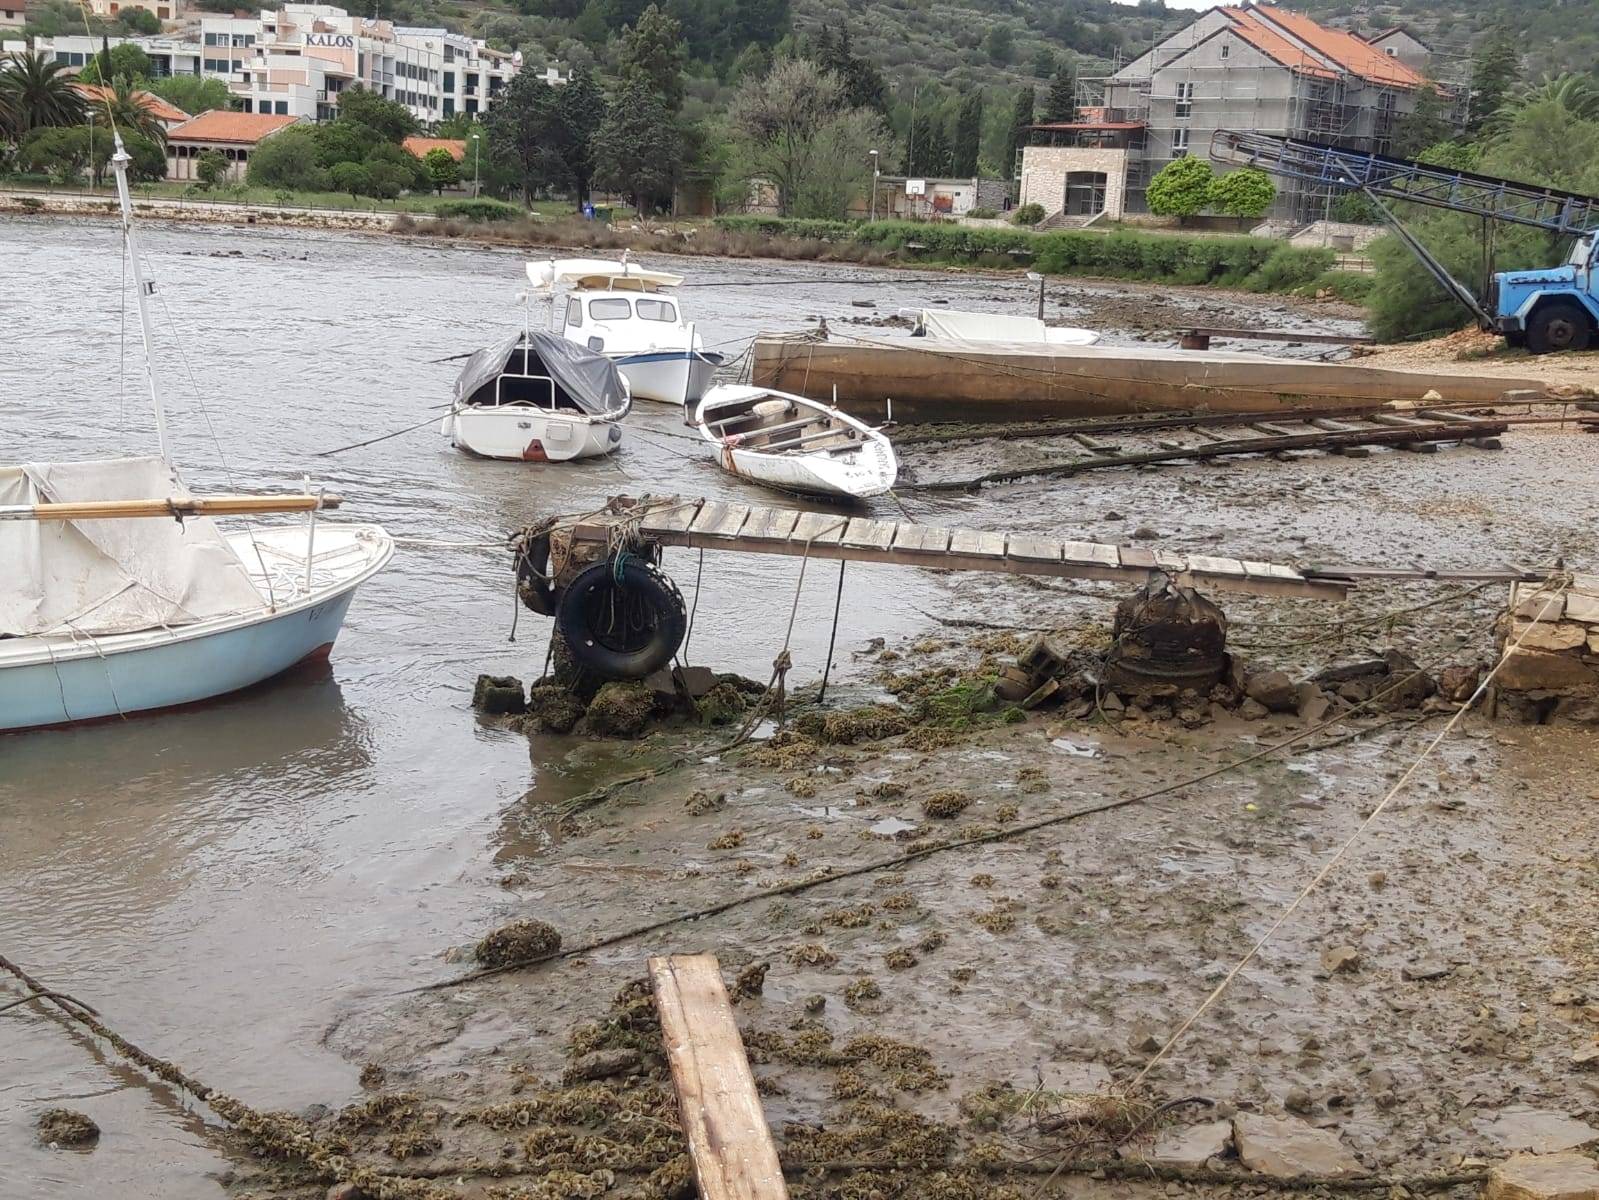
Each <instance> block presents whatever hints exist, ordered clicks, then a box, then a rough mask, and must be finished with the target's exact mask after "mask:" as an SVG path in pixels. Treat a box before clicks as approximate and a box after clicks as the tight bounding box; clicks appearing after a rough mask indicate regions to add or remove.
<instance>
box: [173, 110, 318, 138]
mask: <svg viewBox="0 0 1599 1200" xmlns="http://www.w3.org/2000/svg"><path fill="white" fill-rule="evenodd" d="M299 119H300V118H299V117H276V116H268V115H267V114H266V113H241V112H224V111H223V110H222V109H213V110H212V111H211V112H207V113H201V114H200V115H199V116H198V117H195V118H193V119H192V120H189V121H185V122H184V123H183V124H182V125H179V126H178V127H177V128H176V129H172V130H169V131H168V132H167V140H168V141H182V142H239V143H242V144H244V145H247V146H253V145H255V143H257V142H259V141H260V140H261V139H262V138H264V137H266V136H267V135H268V134H273V133H276V132H277V131H278V130H280V129H284V128H286V127H288V126H290V125H293V124H295V123H296V122H298V121H299Z"/></svg>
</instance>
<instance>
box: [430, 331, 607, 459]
mask: <svg viewBox="0 0 1599 1200" xmlns="http://www.w3.org/2000/svg"><path fill="white" fill-rule="evenodd" d="M632 405H633V399H632V395H631V394H630V392H629V391H628V386H627V380H625V379H624V378H623V377H622V375H621V373H620V372H618V371H617V369H616V367H615V365H614V364H613V363H612V362H611V360H610V359H608V358H606V357H604V356H603V355H600V354H595V353H593V352H592V351H589V350H585V349H584V348H583V347H582V346H579V345H575V344H574V343H572V342H569V341H567V340H566V339H565V338H562V337H557V336H556V335H555V334H553V333H539V332H524V333H519V334H516V335H515V336H514V337H510V338H507V339H506V340H505V341H503V342H500V343H498V344H497V345H493V346H486V347H484V348H483V349H482V350H479V351H478V352H477V353H476V354H474V355H473V356H472V357H471V358H469V359H467V361H466V366H464V367H462V368H461V374H460V376H459V378H457V379H456V381H455V398H454V402H453V403H452V404H451V405H450V411H449V412H448V413H446V414H445V415H444V420H443V421H442V422H441V423H440V426H439V432H441V433H443V434H444V435H445V436H446V437H448V438H449V439H450V444H451V445H453V446H456V447H458V448H459V449H462V450H467V451H470V452H471V453H473V454H476V455H479V456H481V457H483V458H505V459H517V460H520V461H522V462H569V461H571V460H572V459H575V458H592V457H593V456H594V455H597V454H609V453H610V452H611V451H612V450H615V449H616V448H617V447H618V446H620V445H621V444H622V418H623V417H625V416H627V414H628V410H629V409H630V408H632Z"/></svg>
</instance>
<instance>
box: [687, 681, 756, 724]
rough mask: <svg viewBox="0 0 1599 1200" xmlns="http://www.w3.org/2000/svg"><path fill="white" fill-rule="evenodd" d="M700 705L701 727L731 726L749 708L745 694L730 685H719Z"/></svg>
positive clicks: (702, 698)
mask: <svg viewBox="0 0 1599 1200" xmlns="http://www.w3.org/2000/svg"><path fill="white" fill-rule="evenodd" d="M698 703H699V709H700V724H701V725H731V724H733V723H734V722H735V721H737V720H739V719H740V718H741V717H743V715H744V713H745V712H746V710H748V708H749V701H748V700H746V699H745V698H744V693H743V692H741V691H740V690H739V689H738V688H736V687H734V686H733V685H732V684H730V683H718V684H717V685H716V686H715V687H713V688H712V689H711V690H710V691H708V692H706V693H705V695H703V696H701V697H700V699H699V701H698Z"/></svg>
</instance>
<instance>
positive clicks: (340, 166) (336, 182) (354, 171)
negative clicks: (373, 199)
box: [328, 162, 372, 200]
mask: <svg viewBox="0 0 1599 1200" xmlns="http://www.w3.org/2000/svg"><path fill="white" fill-rule="evenodd" d="M328 178H330V179H331V180H332V181H333V186H334V187H335V188H337V189H338V190H339V191H341V192H349V193H350V199H352V200H354V199H355V198H356V197H357V196H367V195H370V194H371V193H372V172H370V171H368V170H367V169H366V167H365V166H364V165H362V164H361V163H356V162H341V163H334V164H333V167H332V169H331V170H329V172H328Z"/></svg>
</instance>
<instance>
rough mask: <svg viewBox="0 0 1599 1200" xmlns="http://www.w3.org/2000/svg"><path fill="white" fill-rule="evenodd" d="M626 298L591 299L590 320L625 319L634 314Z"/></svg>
mask: <svg viewBox="0 0 1599 1200" xmlns="http://www.w3.org/2000/svg"><path fill="white" fill-rule="evenodd" d="M632 311H633V310H632V309H631V308H629V307H628V303H627V301H626V300H622V299H616V300H590V301H589V320H591V321H625V320H627V319H628V317H629V316H631V315H632Z"/></svg>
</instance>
